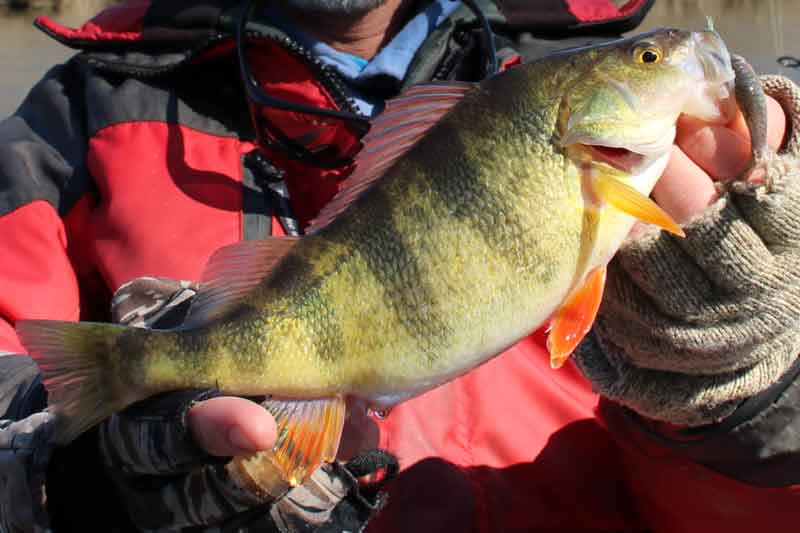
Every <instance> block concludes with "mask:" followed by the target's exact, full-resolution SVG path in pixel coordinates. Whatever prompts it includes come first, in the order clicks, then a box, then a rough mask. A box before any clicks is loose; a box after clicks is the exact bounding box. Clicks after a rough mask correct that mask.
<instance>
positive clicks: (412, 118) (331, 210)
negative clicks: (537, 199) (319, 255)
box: [306, 82, 476, 233]
mask: <svg viewBox="0 0 800 533" xmlns="http://www.w3.org/2000/svg"><path fill="white" fill-rule="evenodd" d="M475 87H476V84H475V83H466V82H435V83H425V84H421V85H415V86H413V87H411V88H409V89H408V90H407V91H406V92H404V93H403V94H402V95H400V96H398V97H397V98H394V99H392V100H389V101H387V102H386V108H385V109H384V111H383V113H381V114H380V115H378V117H377V118H376V119H375V120H374V121H373V122H372V126H371V127H370V130H369V133H367V135H366V136H365V137H364V140H363V143H364V148H363V149H362V150H361V152H360V153H359V154H358V155H357V156H356V159H355V164H356V169H355V171H353V174H352V175H351V176H350V177H349V178H347V180H346V181H345V182H344V184H343V186H342V190H341V191H339V193H338V194H337V195H336V196H334V197H333V199H332V200H331V201H330V202H329V203H328V204H327V205H326V206H325V207H324V208H323V209H322V210H321V211H320V212H319V214H318V215H317V217H316V218H315V219H314V220H313V221H312V222H311V224H310V225H309V227H308V229H307V230H306V232H307V233H314V232H315V231H318V230H320V229H322V228H324V227H325V226H327V225H328V224H330V222H331V221H332V220H334V219H335V218H336V217H337V216H338V215H339V214H340V213H341V212H342V211H344V210H345V209H347V207H348V206H349V205H350V204H352V203H353V202H354V201H355V200H356V198H358V197H359V196H360V195H361V193H362V192H364V190H366V189H367V188H369V186H370V185H372V183H373V182H375V180H377V179H378V178H379V177H381V176H382V175H383V172H384V171H385V170H386V169H387V168H389V167H390V166H391V164H392V163H394V162H395V161H396V160H397V159H398V158H399V157H401V156H402V155H403V154H405V153H406V152H407V151H408V150H409V148H411V147H412V146H413V145H414V144H416V142H417V141H419V139H420V138H422V137H423V136H424V135H425V133H426V132H427V131H428V130H429V129H430V128H431V126H433V125H434V124H436V123H437V122H439V120H440V119H441V118H442V117H443V116H444V115H445V113H447V112H448V111H450V109H452V108H453V106H455V105H456V104H457V103H458V102H459V101H460V100H461V98H463V97H464V95H465V94H467V93H468V92H469V91H471V90H472V89H473V88H475Z"/></svg>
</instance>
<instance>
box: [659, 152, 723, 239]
mask: <svg viewBox="0 0 800 533" xmlns="http://www.w3.org/2000/svg"><path fill="white" fill-rule="evenodd" d="M652 194H653V199H654V200H655V201H656V203H657V204H658V205H660V206H661V207H662V208H663V209H664V211H666V212H667V214H669V215H670V216H671V217H672V218H673V219H675V221H676V222H678V223H682V222H686V221H688V220H690V219H691V218H693V217H694V216H695V215H697V214H699V213H701V212H702V211H703V210H704V209H705V208H706V207H708V206H709V205H711V203H712V202H713V201H714V200H715V199H716V198H717V192H716V189H715V188H714V183H713V182H712V181H711V178H709V176H708V174H706V173H705V172H704V171H703V169H702V168H700V167H699V166H698V165H697V164H696V163H695V162H694V161H692V160H691V159H690V158H689V157H688V156H687V155H686V154H685V153H684V152H683V151H681V150H680V148H678V147H677V146H673V147H672V154H671V156H670V159H669V162H668V163H667V168H666V169H664V173H663V174H662V175H661V178H660V179H659V180H658V182H657V183H656V186H655V187H654V188H653V193H652Z"/></svg>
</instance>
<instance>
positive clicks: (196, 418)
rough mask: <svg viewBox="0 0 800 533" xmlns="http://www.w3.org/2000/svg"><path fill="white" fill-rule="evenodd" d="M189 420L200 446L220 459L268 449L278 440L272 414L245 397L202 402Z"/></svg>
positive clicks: (187, 416) (188, 422) (223, 397)
mask: <svg viewBox="0 0 800 533" xmlns="http://www.w3.org/2000/svg"><path fill="white" fill-rule="evenodd" d="M186 421H187V425H188V427H189V431H190V432H191V434H192V437H193V438H194V440H195V442H196V443H197V445H198V446H200V447H201V448H203V449H204V450H205V451H207V452H208V453H210V454H211V455H216V456H219V457H231V456H235V455H249V454H252V453H255V452H258V451H261V450H268V449H270V448H272V446H273V445H274V444H275V440H276V438H277V427H276V426H275V419H274V418H273V417H272V415H270V414H269V412H267V410H266V409H264V408H263V407H261V406H260V405H258V404H257V403H254V402H252V401H250V400H247V399H244V398H237V397H232V396H222V397H219V398H212V399H210V400H206V401H203V402H199V403H198V404H196V405H195V406H193V407H192V408H191V409H190V410H189V412H188V413H187V415H186Z"/></svg>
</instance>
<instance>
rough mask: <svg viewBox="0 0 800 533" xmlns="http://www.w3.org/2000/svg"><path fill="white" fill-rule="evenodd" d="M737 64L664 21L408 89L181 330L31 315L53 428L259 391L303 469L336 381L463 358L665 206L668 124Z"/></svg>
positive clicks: (486, 353)
mask: <svg viewBox="0 0 800 533" xmlns="http://www.w3.org/2000/svg"><path fill="white" fill-rule="evenodd" d="M732 77H733V76H732V72H731V66H730V58H729V56H728V53H727V51H726V50H725V47H724V44H722V42H721V40H720V39H719V37H718V36H717V35H716V34H714V33H713V32H698V33H689V32H682V31H677V30H660V31H657V32H654V33H652V34H648V35H644V36H639V37H636V38H632V39H628V40H624V41H616V42H614V43H611V44H609V45H606V46H602V47H596V48H589V49H577V50H572V51H566V52H564V53H560V54H557V55H555V56H553V57H550V58H547V59H545V60H542V61H539V62H537V63H532V64H527V65H523V66H520V67H516V68H512V69H511V70H509V71H507V72H505V73H502V74H500V75H497V76H495V77H493V78H491V79H488V80H486V81H484V82H482V83H481V84H480V85H476V86H474V87H468V86H466V85H464V84H461V85H457V86H453V88H449V87H448V86H447V85H445V84H437V85H433V86H428V87H427V88H426V87H425V86H423V87H422V88H419V89H416V90H415V89H412V91H411V92H410V93H409V94H408V95H406V96H404V97H401V98H400V99H399V100H398V101H397V102H398V103H397V104H396V105H395V107H394V110H393V107H392V105H391V104H390V106H389V107H388V109H387V111H386V112H385V113H384V115H382V116H381V117H379V118H378V119H377V121H376V123H375V125H374V126H373V133H371V134H370V136H369V137H368V138H367V139H366V141H365V144H366V147H365V149H364V152H363V153H362V155H361V156H360V157H359V159H358V160H357V161H358V162H359V165H360V166H359V170H357V171H356V173H355V174H354V176H353V177H352V178H350V180H351V187H348V188H346V189H345V192H344V193H340V194H341V195H342V197H341V198H337V199H335V200H334V202H333V204H334V205H333V206H332V207H331V208H329V209H328V210H327V212H324V213H323V214H322V215H321V216H320V219H321V220H319V221H318V222H317V223H315V224H314V227H313V228H312V230H311V231H310V233H309V234H308V235H307V236H305V237H303V238H301V239H291V238H274V239H270V240H267V241H263V242H256V243H252V242H248V243H239V244H236V245H233V246H231V247H227V248H224V249H223V250H221V251H220V252H218V254H216V255H215V256H214V257H213V258H212V260H211V262H210V264H209V266H208V268H207V272H206V275H205V276H204V289H203V290H202V291H201V293H200V294H198V296H197V301H196V302H194V303H193V306H192V310H191V311H190V316H189V317H188V319H187V323H186V325H185V326H184V327H181V328H179V329H176V330H170V331H156V330H142V329H131V328H125V327H122V326H116V325H109V324H66V323H58V322H47V321H22V322H20V323H19V324H18V326H17V327H18V332H19V334H20V337H21V339H22V340H23V342H24V344H25V346H26V347H27V348H28V349H29V351H30V353H31V354H32V356H33V357H34V358H36V359H37V361H38V362H39V363H40V366H41V367H42V370H43V372H44V374H45V379H46V383H47V385H48V388H49V390H50V392H51V405H52V406H53V407H52V408H53V409H54V410H55V411H56V412H58V413H59V415H60V417H61V419H62V420H63V422H62V424H61V426H60V427H59V432H60V433H59V435H60V440H61V441H62V442H67V441H69V440H71V439H73V438H74V437H76V436H77V435H78V434H80V433H81V432H82V431H84V430H85V429H87V428H88V427H89V426H91V425H93V424H95V423H97V422H98V421H100V420H102V419H103V418H105V417H106V416H108V415H110V414H111V413H112V412H114V411H116V410H119V409H122V408H124V407H125V406H127V405H129V404H130V403H133V402H135V401H137V400H140V399H142V398H145V397H147V396H150V395H152V394H155V393H158V392H161V391H166V390H172V389H179V388H189V387H217V388H219V389H221V390H222V391H224V392H225V393H228V394H235V395H262V394H267V395H271V396H272V398H273V399H274V404H273V406H272V409H271V411H272V412H273V414H275V415H276V418H277V419H278V422H279V429H281V430H282V432H283V433H282V437H281V438H280V439H279V442H278V444H277V445H276V450H275V453H276V455H279V456H281V457H282V459H281V460H280V461H278V463H279V464H280V465H281V470H282V473H283V475H284V477H285V478H286V479H289V480H290V481H291V482H292V483H298V482H301V481H302V479H303V478H304V477H305V476H306V475H307V473H308V472H310V471H311V470H312V469H313V468H314V467H315V466H316V465H317V464H318V463H319V462H320V461H322V460H330V459H332V458H333V456H335V452H336V447H337V445H338V439H339V434H340V433H341V420H342V419H343V417H342V413H343V409H344V407H343V401H344V399H345V398H349V397H355V398H359V399H363V400H365V401H366V402H367V403H368V404H370V405H372V406H375V407H376V408H385V407H388V406H391V405H393V404H396V403H398V402H400V401H402V400H404V399H407V398H409V397H412V396H415V395H418V394H420V393H422V392H424V391H426V390H429V389H431V388H433V387H436V386H437V385H440V384H442V383H444V382H446V381H448V380H451V379H453V378H455V377H457V376H459V375H461V374H463V373H465V372H467V371H469V370H470V369H471V368H474V367H475V366H477V365H479V364H481V363H483V362H485V361H487V360H488V359H489V358H491V357H493V356H494V355H495V354H498V353H500V352H502V351H503V350H504V349H505V348H506V347H508V346H510V345H512V344H514V343H515V342H517V341H518V340H519V339H521V338H523V337H524V336H526V335H528V334H529V333H530V332H532V331H533V330H535V329H536V328H538V327H539V326H541V325H542V324H544V323H546V322H547V321H548V319H550V318H551V317H554V316H558V313H559V309H560V308H563V306H564V303H565V301H567V300H568V299H569V297H570V295H571V294H575V291H576V290H578V289H579V288H580V287H581V286H582V285H583V284H584V283H585V282H586V280H587V278H589V277H590V276H592V275H593V273H594V272H604V270H603V269H604V267H605V265H606V263H607V262H608V261H609V260H610V258H611V257H612V255H613V254H614V252H615V251H616V250H617V248H618V247H619V245H620V243H621V242H622V240H623V239H624V238H625V236H626V235H627V234H628V232H629V230H630V228H631V227H632V225H633V224H634V222H635V220H636V217H637V216H639V215H638V213H645V214H647V215H648V216H650V215H652V218H651V219H649V220H653V221H657V220H656V219H658V220H662V222H663V218H662V219H659V218H658V217H659V216H662V215H663V213H662V214H658V212H657V208H655V207H654V204H652V202H650V203H648V202H649V201H648V200H647V196H648V195H649V192H650V189H651V188H652V186H653V185H654V184H655V182H656V180H657V179H658V176H659V175H660V174H661V172H662V171H663V168H664V166H665V165H666V160H667V158H668V154H669V149H670V147H671V144H672V141H673V138H674V131H675V121H676V120H677V117H678V116H679V115H680V113H682V112H692V114H695V115H697V116H700V117H701V118H704V119H708V120H723V119H724V118H725V117H726V111H724V110H723V111H720V109H722V108H724V107H725V105H726V104H725V103H726V102H727V101H728V98H727V97H728V95H729V92H730V87H729V86H730V82H731V80H732ZM425 106H428V108H429V109H433V110H434V111H432V112H431V113H427V114H426V113H425V112H424V110H425V109H426V108H425ZM420 110H422V111H420ZM431 116H434V117H435V119H436V120H432V119H431V118H430V117H431ZM404 143H405V144H408V145H409V147H407V148H406V147H405V146H404ZM387 154H388V155H387ZM361 167H363V168H361ZM348 189H350V192H349V193H348V192H347V191H348ZM361 190H363V192H360V191H361ZM353 191H356V192H360V194H356V192H353ZM338 211H341V213H338ZM654 213H655V214H654ZM334 215H335V216H334ZM631 215H633V216H631ZM645 218H647V217H645ZM662 222H659V223H662ZM668 222H669V221H668V220H667V221H666V222H663V223H662V225H665V227H669V223H668ZM673 229H674V228H673ZM674 231H676V232H679V229H674ZM600 287H601V288H602V284H601V285H600ZM597 298H598V300H599V294H598V295H597ZM589 315H590V316H589V319H588V320H589V323H591V316H593V315H592V314H591V312H590V313H589ZM570 327H571V326H570ZM568 329H569V328H568ZM570 331H571V330H570ZM583 333H585V331H580V332H572V333H570V334H569V335H568V336H571V337H573V338H571V339H570V342H571V343H572V344H569V345H570V346H572V345H574V343H576V342H577V340H580V336H582V335H583ZM573 341H574V342H573ZM567 353H568V352H567ZM293 431H294V432H295V433H292V432H293ZM301 443H302V445H301ZM281 454H283V455H281Z"/></svg>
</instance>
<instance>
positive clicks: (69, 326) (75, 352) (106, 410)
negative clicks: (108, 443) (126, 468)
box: [16, 320, 139, 444]
mask: <svg viewBox="0 0 800 533" xmlns="http://www.w3.org/2000/svg"><path fill="white" fill-rule="evenodd" d="M16 329H17V334H18V335H19V337H20V339H21V340H22V343H23V344H24V346H25V347H26V349H27V350H28V353H29V354H30V356H31V357H32V358H33V359H34V361H36V364H37V365H39V368H40V370H41V371H42V374H43V378H44V384H45V387H46V388H47V391H48V405H49V410H50V411H51V412H52V413H54V414H55V416H56V432H55V441H56V442H57V443H58V444H67V443H69V442H70V441H72V440H74V439H75V438H76V437H78V436H79V435H80V434H81V433H83V432H85V431H86V430H88V429H89V428H91V427H93V426H95V425H96V424H98V423H100V422H101V421H102V420H104V419H105V418H107V417H109V416H111V415H112V414H113V413H114V412H115V411H118V410H120V409H122V408H124V407H125V406H127V405H128V404H130V403H133V402H134V401H136V400H137V399H139V398H138V397H134V396H132V395H131V394H130V392H129V391H130V389H131V388H130V387H126V386H124V385H123V384H122V383H121V381H120V379H119V378H117V377H115V376H114V373H115V370H116V368H117V367H118V363H119V357H118V356H117V354H118V353H119V352H118V350H116V349H115V346H116V343H117V340H118V339H119V337H120V335H122V334H123V333H124V332H125V331H126V330H127V329H128V328H126V327H125V326H119V325H116V324H101V323H93V322H79V323H76V322H60V321H55V320H22V321H19V322H17V324H16Z"/></svg>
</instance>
